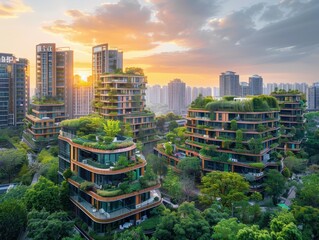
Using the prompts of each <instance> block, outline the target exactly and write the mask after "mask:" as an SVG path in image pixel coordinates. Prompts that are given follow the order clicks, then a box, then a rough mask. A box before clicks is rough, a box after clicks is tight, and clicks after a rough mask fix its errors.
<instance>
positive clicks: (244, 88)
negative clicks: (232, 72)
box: [240, 82, 250, 97]
mask: <svg viewBox="0 0 319 240" xmlns="http://www.w3.org/2000/svg"><path fill="white" fill-rule="evenodd" d="M249 92H250V88H249V84H248V83H247V82H241V83H240V96H241V97H245V96H247V95H249V94H250V93H249Z"/></svg>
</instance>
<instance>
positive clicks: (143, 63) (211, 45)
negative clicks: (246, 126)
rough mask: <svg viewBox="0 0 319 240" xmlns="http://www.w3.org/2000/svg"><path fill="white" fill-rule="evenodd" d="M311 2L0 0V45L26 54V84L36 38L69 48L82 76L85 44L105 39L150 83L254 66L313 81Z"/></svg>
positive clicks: (270, 77)
mask: <svg viewBox="0 0 319 240" xmlns="http://www.w3.org/2000/svg"><path fill="white" fill-rule="evenodd" d="M318 8H319V3H318V2H316V1H301V0H300V1H297V0H290V1H288V0H285V1H280V2H279V1H275V0H272V1H267V3H265V2H264V1H260V0H258V1H251V0H249V1H245V3H238V2H236V1H227V2H223V3H220V2H219V1H212V0H209V1H208V0H207V1H200V2H195V1H167V0H140V1H137V0H121V1H113V0H108V1H99V0H94V1H90V2H86V1H83V0H80V1H76V2H75V1H67V2H65V1H54V2H37V1H35V0H24V1H23V0H11V1H7V2H6V3H1V4H0V10H1V11H0V21H1V22H2V24H1V25H0V29H1V31H2V32H12V30H13V29H14V34H4V35H3V36H2V44H1V48H0V52H14V53H15V54H16V56H17V57H24V58H28V59H29V60H30V67H31V71H30V75H31V87H32V88H34V87H35V57H34V53H33V49H34V46H35V45H37V44H39V43H41V42H42V43H44V42H48V43H51V42H52V43H53V42H54V43H56V44H57V45H58V46H68V47H70V48H71V49H73V50H74V55H75V56H74V59H75V70H74V73H75V74H79V75H81V76H82V78H84V79H85V78H86V77H87V76H89V75H91V50H92V47H93V46H95V45H98V44H103V43H108V44H109V45H110V46H116V47H118V48H119V49H120V50H122V51H123V52H124V67H128V66H139V67H142V68H144V71H145V73H146V75H147V76H148V79H149V83H150V84H155V83H160V84H161V85H164V84H167V83H168V82H169V81H170V80H171V79H174V78H180V79H182V80H183V81H185V82H186V84H187V85H190V86H196V83H197V82H198V81H201V83H202V85H203V86H212V87H213V86H217V85H218V76H219V74H220V73H221V72H223V71H228V70H232V71H236V72H237V73H238V74H239V75H240V76H241V79H240V80H241V81H243V80H245V81H246V80H248V77H249V76H251V75H253V74H258V75H261V76H263V79H264V81H265V82H266V83H267V82H298V81H300V79H302V81H305V82H307V83H308V84H312V83H313V82H316V81H318V79H316V75H317V74H316V72H317V71H316V66H315V63H316V61H315V59H316V58H317V57H318V53H319V51H318V49H319V48H318V45H317V42H318V37H319V36H318V34H316V32H315V31H312V29H315V28H316V27H317V26H318V21H319V19H318V18H317V16H316V12H317V10H318ZM181 10H182V11H181ZM128 12H129V13H130V14H127V13H128ZM118 16H121V17H118ZM123 16H124V17H123ZM87 23H89V24H87ZM111 23H112V24H111ZM26 25H27V26H28V27H27V28H26V27H25V26H26ZM30 32H32V34H30ZM110 33H112V34H110ZM26 36H27V37H26ZM21 39H23V44H21Z"/></svg>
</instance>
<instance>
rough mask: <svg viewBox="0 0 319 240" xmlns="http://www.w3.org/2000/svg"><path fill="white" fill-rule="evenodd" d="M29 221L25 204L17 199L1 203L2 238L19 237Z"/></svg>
mask: <svg viewBox="0 0 319 240" xmlns="http://www.w3.org/2000/svg"><path fill="white" fill-rule="evenodd" d="M26 223H27V211H26V208H25V206H24V204H23V203H22V202H21V201H19V200H15V199H10V200H7V201H5V202H2V203H0V239H12V240H13V239H18V236H19V234H20V233H21V231H23V230H24V228H25V225H26Z"/></svg>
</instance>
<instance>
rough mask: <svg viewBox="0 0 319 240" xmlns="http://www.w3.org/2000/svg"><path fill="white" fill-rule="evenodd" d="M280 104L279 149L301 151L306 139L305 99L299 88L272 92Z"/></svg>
mask: <svg viewBox="0 0 319 240" xmlns="http://www.w3.org/2000/svg"><path fill="white" fill-rule="evenodd" d="M271 95H272V96H274V97H275V98H276V99H277V100H278V102H279V106H280V113H279V116H280V125H281V128H280V132H281V137H280V141H279V146H278V149H280V150H283V151H292V152H294V153H297V152H300V150H301V143H302V140H303V139H304V132H305V128H304V122H305V119H304V110H305V99H303V98H304V97H303V94H302V93H300V92H299V91H298V90H290V91H285V90H282V89H281V90H279V91H275V92H273V93H272V94H271Z"/></svg>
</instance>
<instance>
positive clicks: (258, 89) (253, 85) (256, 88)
mask: <svg viewBox="0 0 319 240" xmlns="http://www.w3.org/2000/svg"><path fill="white" fill-rule="evenodd" d="M249 91H250V92H249V94H250V95H261V94H263V78H262V77H261V76H259V75H253V76H251V77H249Z"/></svg>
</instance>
